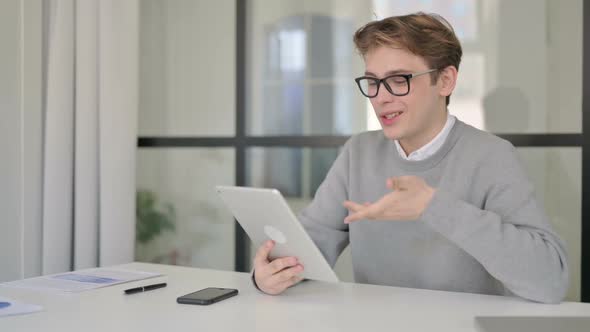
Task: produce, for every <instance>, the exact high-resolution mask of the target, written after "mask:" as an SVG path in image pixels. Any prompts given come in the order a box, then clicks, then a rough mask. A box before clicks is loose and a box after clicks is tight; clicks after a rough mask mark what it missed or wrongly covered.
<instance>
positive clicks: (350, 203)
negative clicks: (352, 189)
mask: <svg viewBox="0 0 590 332" xmlns="http://www.w3.org/2000/svg"><path fill="white" fill-rule="evenodd" d="M365 204H367V203H365ZM342 205H344V207H345V208H347V209H348V210H349V211H351V212H357V211H359V210H361V209H363V208H364V207H365V206H366V205H361V204H358V203H355V202H353V201H344V203H343V204H342Z"/></svg>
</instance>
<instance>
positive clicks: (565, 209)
mask: <svg viewBox="0 0 590 332" xmlns="http://www.w3.org/2000/svg"><path fill="white" fill-rule="evenodd" d="M518 152H519V154H520V156H521V159H522V161H523V164H524V166H525V169H526V170H527V172H528V174H529V177H530V178H531V180H532V181H533V183H534V185H535V190H536V192H537V195H538V198H539V200H540V201H541V202H543V203H544V206H545V209H546V212H547V214H548V216H549V219H550V221H551V223H552V225H553V228H554V230H555V231H556V232H557V234H559V235H560V236H561V238H562V239H563V240H564V241H565V243H566V247H567V250H568V254H569V257H568V258H569V265H570V289H569V292H568V295H567V299H568V300H571V301H579V300H580V259H581V238H580V234H581V233H582V224H581V220H582V149H581V148H518Z"/></svg>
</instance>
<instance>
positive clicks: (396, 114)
mask: <svg viewBox="0 0 590 332" xmlns="http://www.w3.org/2000/svg"><path fill="white" fill-rule="evenodd" d="M400 114H402V112H395V113H391V114H387V115H386V116H385V118H386V119H393V118H395V117H396V116H398V115H400Z"/></svg>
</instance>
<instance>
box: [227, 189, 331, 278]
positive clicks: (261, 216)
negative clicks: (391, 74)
mask: <svg viewBox="0 0 590 332" xmlns="http://www.w3.org/2000/svg"><path fill="white" fill-rule="evenodd" d="M215 188H216V190H217V193H218V194H219V196H220V197H221V199H222V200H223V202H224V203H225V205H226V206H227V207H228V208H229V210H230V211H231V212H232V213H233V215H234V217H235V218H236V220H237V221H238V222H239V223H240V225H242V228H244V230H245V231H246V233H247V234H248V236H250V239H251V240H252V242H254V244H255V246H256V248H259V247H260V246H261V245H262V244H263V243H264V242H265V241H267V240H268V239H272V240H274V241H275V243H276V245H275V247H274V248H273V249H272V251H271V253H270V258H271V259H274V258H277V257H285V256H294V257H297V258H298V259H299V261H300V262H301V264H302V265H303V266H304V270H303V274H302V276H303V277H304V278H307V279H314V280H322V281H331V282H337V281H338V277H337V276H336V273H334V271H333V270H332V268H331V267H330V265H329V264H328V262H327V261H326V259H325V258H324V256H323V255H322V253H321V252H320V250H319V249H318V247H316V245H315V244H314V243H313V241H312V240H311V238H310V237H309V235H308V234H307V232H305V229H304V228H303V226H302V225H301V223H299V220H297V218H296V217H295V215H294V214H293V211H291V209H290V208H289V205H287V202H286V201H285V199H284V198H283V196H282V195H281V193H280V192H279V191H278V190H276V189H264V188H249V187H229V186H216V187H215Z"/></svg>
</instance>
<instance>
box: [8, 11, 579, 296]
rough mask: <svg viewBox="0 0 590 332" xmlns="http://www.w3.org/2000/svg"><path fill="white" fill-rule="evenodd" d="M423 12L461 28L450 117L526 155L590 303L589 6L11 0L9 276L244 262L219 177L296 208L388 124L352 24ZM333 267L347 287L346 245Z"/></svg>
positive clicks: (247, 253)
mask: <svg viewBox="0 0 590 332" xmlns="http://www.w3.org/2000/svg"><path fill="white" fill-rule="evenodd" d="M415 11H425V12H435V13H439V14H441V15H442V16H443V17H445V18H446V19H448V20H449V22H450V23H451V24H452V25H453V27H454V28H455V31H456V33H457V35H458V37H459V39H460V40H461V42H462V46H463V52H464V55H463V60H462V63H461V67H460V68H459V81H458V86H457V88H456V90H455V92H454V93H453V95H452V99H451V104H450V105H449V111H450V112H451V114H454V115H456V116H457V117H458V118H459V119H460V120H462V121H464V122H466V123H469V124H471V125H473V126H475V127H477V128H480V129H483V130H486V131H489V132H492V133H495V134H498V135H500V136H502V137H504V138H506V139H508V140H510V141H511V142H512V143H513V144H514V145H516V146H517V150H518V152H519V154H520V156H521V158H522V162H523V164H524V166H525V168H526V170H527V171H528V173H529V175H530V177H531V180H532V182H533V183H534V185H535V188H536V192H537V194H538V198H539V200H540V201H541V202H542V203H543V204H544V206H545V208H546V211H547V213H548V215H549V217H550V220H551V222H552V224H553V226H554V228H555V230H556V232H557V233H558V234H559V235H560V236H561V237H562V238H563V239H564V240H565V242H566V244H567V248H568V251H569V262H570V271H571V285H570V290H569V293H568V297H567V299H568V300H572V301H579V300H581V299H583V300H584V301H590V273H588V272H585V273H582V271H583V270H585V271H587V270H588V269H590V262H589V258H588V256H587V255H586V256H584V255H583V254H582V252H583V251H585V252H588V249H587V248H588V246H589V245H586V246H585V247H583V243H584V240H585V241H586V243H589V242H588V241H590V238H589V237H590V234H589V233H590V231H589V229H590V224H588V221H587V222H586V227H585V228H582V225H583V223H582V221H583V212H584V210H583V209H584V208H585V209H588V208H589V206H590V205H589V204H590V202H587V203H586V204H583V200H585V201H589V200H590V197H589V195H584V196H583V195H582V188H583V187H584V186H583V184H584V183H585V182H589V181H588V180H586V178H587V177H588V176H589V174H590V173H588V174H584V172H583V168H584V167H583V159H584V160H586V159H587V158H585V157H583V156H584V155H585V154H586V153H589V155H590V152H588V151H589V149H590V142H587V141H588V139H587V138H585V139H584V137H583V133H584V129H585V128H587V127H588V126H586V125H585V124H584V122H583V121H582V115H583V96H584V93H583V88H584V86H587V85H588V84H583V79H584V75H583V58H584V57H588V56H590V54H589V53H587V52H583V47H584V43H583V41H584V40H583V37H584V35H583V31H584V26H585V22H586V21H588V20H590V16H588V15H585V14H584V8H583V1H582V0H564V1H557V0H543V1H538V0H519V1H508V0H420V1H409V0H372V1H368V0H338V1H336V0H313V1H312V0H301V1H291V0H276V1H267V0H243V1H241V0H237V1H236V0H216V1H200V0H168V1H163V0H133V1H131V0H130V1H112V0H107V1H103V2H98V3H97V2H94V1H74V0H69V1H57V0H56V1H51V0H49V1H45V2H43V1H28V0H4V1H2V2H1V3H0V42H1V45H2V52H0V96H1V98H0V103H1V105H0V106H1V108H2V114H1V116H0V128H1V130H0V148H1V152H2V156H3V161H2V162H1V163H0V188H1V189H0V211H1V212H2V216H1V219H0V222H1V225H2V228H1V229H2V231H0V251H1V252H2V254H1V255H0V281H7V280H14V279H18V278H23V277H31V276H35V275H40V274H46V273H56V272H61V271H63V270H67V269H75V268H85V267H92V266H97V265H110V264H117V263H124V262H128V261H131V260H137V261H144V262H154V263H162V264H175V265H184V266H193V267H202V268H214V269H222V270H239V271H249V270H250V268H251V259H252V257H253V254H254V252H255V248H254V247H253V246H252V244H251V243H250V241H249V240H248V238H247V236H246V235H245V233H244V232H243V231H242V230H241V229H240V227H239V226H238V225H237V224H236V223H235V221H234V219H233V218H232V216H231V214H230V213H229V212H228V211H227V210H226V209H225V208H224V206H223V205H222V203H221V201H220V200H219V199H218V197H216V194H215V192H214V190H213V187H214V186H215V185H219V184H222V185H248V186H259V187H272V188H277V189H279V190H280V191H281V192H282V193H283V194H284V195H285V196H286V198H287V200H288V202H289V204H290V205H291V207H292V208H293V209H294V210H295V211H296V212H298V211H301V209H302V208H303V207H305V205H306V204H307V203H309V202H310V201H311V199H312V198H313V195H314V192H315V190H316V189H317V187H318V186H319V184H320V183H321V181H322V179H323V178H324V176H325V174H326V172H327V171H328V169H329V167H330V165H331V163H332V162H333V161H334V160H335V158H336V156H337V154H338V151H339V148H340V147H341V146H342V145H343V143H344V142H345V141H346V139H347V137H349V136H350V135H353V134H356V133H359V132H362V131H366V130H377V129H379V123H378V121H377V119H376V118H375V116H374V115H373V111H372V108H371V106H370V103H369V102H368V100H367V99H366V98H365V97H363V96H362V95H361V94H360V92H359V91H357V87H356V86H355V84H354V81H353V78H354V77H357V76H360V75H361V74H362V73H363V72H364V67H363V62H362V59H361V58H360V56H359V55H358V54H356V52H355V50H354V47H353V43H352V34H353V33H354V31H355V30H356V29H357V28H359V27H360V26H362V25H363V24H365V23H366V22H368V21H370V20H374V19H380V18H384V17H387V16H391V15H401V14H406V13H411V12H415ZM64 22H65V23H64ZM587 24H588V23H587ZM586 44H587V43H586ZM56 73H62V74H59V75H57V74H56ZM64 73H65V74H64ZM586 76H587V75H586ZM64 77H65V78H68V79H64ZM89 77H90V78H89ZM85 82H90V83H89V84H85ZM63 84H65V85H66V87H67V89H66V88H64V90H68V91H56V90H60V88H56V87H59V86H62V85H63ZM72 91H73V92H72ZM56 96H57V97H56ZM66 110H67V111H66ZM585 121H586V122H588V121H587V120H585ZM588 130H590V127H588ZM89 141H90V143H88V142H89ZM482 148H485V147H482ZM586 167H590V166H588V165H587V164H586ZM586 172H590V169H589V170H587V171H586ZM587 184H590V183H587ZM585 217H586V219H587V218H588V217H589V216H588V214H585ZM583 233H584V234H586V236H583ZM584 248H586V249H584ZM336 271H337V273H338V274H339V276H340V277H341V278H342V279H343V280H345V281H352V280H353V278H352V268H351V264H350V256H349V254H348V250H345V252H344V253H343V255H342V256H341V258H340V259H339V261H338V263H337V265H336ZM583 280H585V282H582V281H583Z"/></svg>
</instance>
